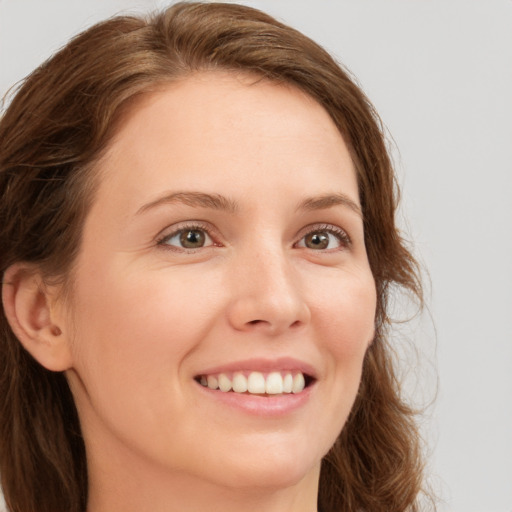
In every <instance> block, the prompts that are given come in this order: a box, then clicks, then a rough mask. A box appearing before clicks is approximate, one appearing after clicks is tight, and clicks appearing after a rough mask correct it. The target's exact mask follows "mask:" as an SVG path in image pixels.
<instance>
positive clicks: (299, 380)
mask: <svg viewBox="0 0 512 512" xmlns="http://www.w3.org/2000/svg"><path fill="white" fill-rule="evenodd" d="M305 386H306V381H305V380H304V375H302V373H297V375H295V377H293V387H292V393H300V392H301V391H302V390H303V389H304V387H305Z"/></svg>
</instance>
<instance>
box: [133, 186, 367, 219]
mask: <svg viewBox="0 0 512 512" xmlns="http://www.w3.org/2000/svg"><path fill="white" fill-rule="evenodd" d="M174 203H181V204H185V205H187V206H192V207H196V208H210V209H213V210H224V211H227V212H229V213H236V212H237V211H238V210H239V206H238V203H237V202H236V201H234V200H232V199H229V198H227V197H225V196H223V195H221V194H206V193H204V192H172V193H170V194H165V195H163V196H162V197H159V198H158V199H155V200H154V201H151V202H149V203H146V204H145V205H143V206H141V207H140V208H139V209H138V210H137V213H136V215H139V214H141V213H144V212H146V211H148V210H151V209H153V208H156V207H157V206H161V205H164V204H174ZM339 205H341V206H346V207H348V208H350V209H351V210H352V211H354V212H355V213H357V215H359V216H360V217H361V218H362V217H363V213H362V211H361V207H360V206H359V205H358V204H357V203H356V202H354V201H353V200H352V199H350V197H348V196H347V195H345V194H342V193H338V194H325V195H321V196H315V197H307V198H306V199H304V200H302V201H301V202H300V203H299V204H298V206H297V211H300V210H305V211H315V210H327V209H328V208H332V207H333V206H339Z"/></svg>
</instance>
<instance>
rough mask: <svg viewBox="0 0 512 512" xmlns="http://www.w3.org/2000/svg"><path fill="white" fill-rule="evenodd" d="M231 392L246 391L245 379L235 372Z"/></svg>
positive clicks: (242, 375) (241, 374)
mask: <svg viewBox="0 0 512 512" xmlns="http://www.w3.org/2000/svg"><path fill="white" fill-rule="evenodd" d="M233 391H234V392H235V393H245V392H246V391H247V379H246V378H245V375H244V374H243V373H240V372H237V373H235V374H234V375H233Z"/></svg>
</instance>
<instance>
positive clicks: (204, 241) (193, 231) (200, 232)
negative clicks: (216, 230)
mask: <svg viewBox="0 0 512 512" xmlns="http://www.w3.org/2000/svg"><path fill="white" fill-rule="evenodd" d="M159 243H160V244H161V245H170V246H172V247H176V248H178V249H201V248H202V247H208V246H210V245H213V241H212V239H211V238H210V235H208V233H207V232H206V231H205V230H204V229H202V228H184V229H180V230H179V231H175V232H174V233H172V234H170V235H169V236H166V237H165V238H164V239H163V240H162V241H160V242H159Z"/></svg>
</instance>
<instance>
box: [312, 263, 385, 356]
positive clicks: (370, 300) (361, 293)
mask: <svg viewBox="0 0 512 512" xmlns="http://www.w3.org/2000/svg"><path fill="white" fill-rule="evenodd" d="M338 277H339V278H338V279H337V280H336V281H335V284H337V286H335V285H332V286H331V287H330V289H329V293H326V288H325V287H324V289H323V290H321V292H320V293H319V294H318V300H317V302H316V308H315V313H316V317H317V318H318V319H319V322H320V325H321V326H322V327H321V329H322V330H323V332H324V334H325V338H326V340H329V349H330V350H332V351H333V353H334V354H338V355H339V356H346V357H347V358H348V359H349V360H350V359H352V357H360V356H361V354H363V355H364V353H365V351H366V349H367V347H368V346H369V344H370V343H371V342H372V340H373V336H374V332H375V312H376V301H377V299H376V290H375V283H374V280H373V276H372V275H371V273H370V272H369V270H368V272H365V273H362V274H357V275H352V274H348V275H343V276H338ZM331 284H332V283H331Z"/></svg>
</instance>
